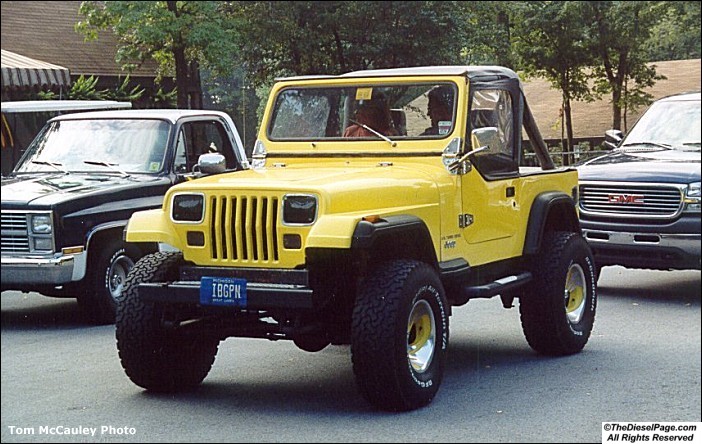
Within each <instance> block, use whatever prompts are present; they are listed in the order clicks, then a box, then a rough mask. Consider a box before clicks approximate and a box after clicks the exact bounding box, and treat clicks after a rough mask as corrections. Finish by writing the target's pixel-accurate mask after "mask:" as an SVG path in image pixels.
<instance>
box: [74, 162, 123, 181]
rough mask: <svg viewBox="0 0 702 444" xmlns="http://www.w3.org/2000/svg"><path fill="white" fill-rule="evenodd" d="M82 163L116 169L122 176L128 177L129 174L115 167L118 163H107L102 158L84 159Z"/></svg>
mask: <svg viewBox="0 0 702 444" xmlns="http://www.w3.org/2000/svg"><path fill="white" fill-rule="evenodd" d="M83 163H87V164H88V165H100V166H104V167H107V168H109V169H111V170H112V171H116V172H118V173H120V174H121V175H122V177H129V174H128V173H126V172H124V171H122V170H120V169H119V168H116V167H118V166H119V164H118V163H109V162H103V161H102V160H84V161H83Z"/></svg>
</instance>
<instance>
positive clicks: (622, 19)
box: [583, 1, 668, 129]
mask: <svg viewBox="0 0 702 444" xmlns="http://www.w3.org/2000/svg"><path fill="white" fill-rule="evenodd" d="M666 3H667V2H651V1H635V2H631V1H593V2H583V11H584V14H583V19H584V20H583V23H589V24H590V26H589V29H588V31H589V33H590V39H591V40H590V42H591V51H592V52H593V54H596V55H597V57H598V63H597V64H596V65H595V69H594V71H593V74H594V77H595V81H596V82H595V88H594V90H595V92H596V93H598V94H605V93H611V94H612V128H614V129H621V128H622V126H621V125H622V109H627V108H628V107H635V106H640V105H641V104H649V103H650V99H647V98H646V96H645V95H644V93H643V89H644V88H646V87H650V86H653V85H654V84H655V82H656V81H657V80H661V79H663V78H664V77H663V76H660V75H657V74H656V69H655V66H654V65H647V64H646V58H645V53H644V48H645V42H646V41H647V40H648V39H649V37H650V35H651V30H652V29H653V28H654V27H655V26H656V25H657V24H658V23H659V22H660V20H661V18H662V17H664V16H665V12H666V10H667V8H668V5H667V4H666Z"/></svg>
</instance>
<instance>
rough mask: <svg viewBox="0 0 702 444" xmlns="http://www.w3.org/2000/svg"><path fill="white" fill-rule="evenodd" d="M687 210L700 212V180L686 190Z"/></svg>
mask: <svg viewBox="0 0 702 444" xmlns="http://www.w3.org/2000/svg"><path fill="white" fill-rule="evenodd" d="M685 211H689V212H692V213H699V212H700V182H693V183H691V184H690V185H688V187H687V190H685Z"/></svg>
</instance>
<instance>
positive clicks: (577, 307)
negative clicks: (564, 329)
mask: <svg viewBox="0 0 702 444" xmlns="http://www.w3.org/2000/svg"><path fill="white" fill-rule="evenodd" d="M586 283H587V281H586V280H585V272H584V271H583V268H582V267H581V266H580V265H578V264H572V265H571V266H570V268H569V269H568V276H567V277H566V285H565V295H564V300H565V310H566V315H567V316H568V321H570V323H571V324H577V323H579V322H580V321H581V320H582V318H583V313H584V312H585V302H586V300H587V286H586Z"/></svg>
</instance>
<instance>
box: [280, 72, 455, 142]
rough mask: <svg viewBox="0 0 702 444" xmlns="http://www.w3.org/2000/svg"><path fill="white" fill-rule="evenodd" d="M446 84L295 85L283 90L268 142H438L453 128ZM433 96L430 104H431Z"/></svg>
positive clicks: (449, 90) (451, 94) (452, 96)
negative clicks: (427, 140)
mask: <svg viewBox="0 0 702 444" xmlns="http://www.w3.org/2000/svg"><path fill="white" fill-rule="evenodd" d="M456 94H457V88H456V86H455V85H454V84H452V83H449V82H443V83H436V82H433V83H429V82H426V83H419V82H415V83H402V84H387V83H382V84H375V85H374V84H370V83H362V84H361V83H359V84H356V85H348V84H346V85H343V86H331V87H330V86H327V85H325V86H324V87H315V86H295V87H288V88H284V89H282V90H281V91H280V92H279V93H278V95H277V96H276V98H275V105H274V109H273V112H272V114H271V116H272V118H271V119H270V121H269V122H268V127H267V136H268V138H269V139H270V140H272V141H306V140H309V141H324V140H330V141H332V140H336V141H363V140H365V141H367V140H375V141H378V140H381V141H385V142H389V143H390V144H391V145H393V146H394V142H395V141H396V140H407V139H441V138H445V137H447V136H448V135H449V134H450V133H451V132H452V131H453V127H454V124H455V121H456V119H455V116H456ZM430 97H431V100H430Z"/></svg>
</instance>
